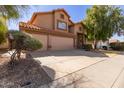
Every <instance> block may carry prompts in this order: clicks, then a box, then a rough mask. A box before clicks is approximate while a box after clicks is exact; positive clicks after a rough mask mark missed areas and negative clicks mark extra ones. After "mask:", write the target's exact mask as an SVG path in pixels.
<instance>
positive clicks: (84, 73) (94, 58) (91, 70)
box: [32, 50, 124, 88]
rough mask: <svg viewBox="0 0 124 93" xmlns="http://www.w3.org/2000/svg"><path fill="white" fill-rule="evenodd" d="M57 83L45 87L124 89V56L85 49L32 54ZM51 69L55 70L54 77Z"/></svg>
mask: <svg viewBox="0 0 124 93" xmlns="http://www.w3.org/2000/svg"><path fill="white" fill-rule="evenodd" d="M32 56H33V58H34V59H35V60H38V61H39V62H41V66H43V68H44V66H45V68H44V70H45V71H46V73H47V74H48V75H49V77H51V79H52V80H53V82H51V83H49V84H46V85H43V86H41V87H89V88H93V87H101V88H103V87H107V88H108V87H124V84H123V83H124V79H123V77H124V72H123V70H124V62H123V60H124V55H123V54H122V53H121V54H112V56H111V55H109V54H105V53H99V52H98V53H97V52H88V51H87V52H86V51H82V50H68V51H66V50H65V51H51V52H42V53H41V52H39V53H38V52H36V53H32ZM46 67H49V68H51V69H53V70H54V71H55V73H54V74H53V73H52V72H51V71H50V70H49V69H47V68H46Z"/></svg>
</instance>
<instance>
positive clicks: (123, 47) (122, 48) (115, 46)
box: [110, 43, 124, 51]
mask: <svg viewBox="0 0 124 93" xmlns="http://www.w3.org/2000/svg"><path fill="white" fill-rule="evenodd" d="M110 47H111V48H112V49H113V50H117V51H124V43H111V44H110Z"/></svg>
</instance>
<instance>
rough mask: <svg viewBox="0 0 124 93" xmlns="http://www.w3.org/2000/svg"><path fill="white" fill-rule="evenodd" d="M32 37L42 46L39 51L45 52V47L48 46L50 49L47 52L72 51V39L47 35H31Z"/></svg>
mask: <svg viewBox="0 0 124 93" xmlns="http://www.w3.org/2000/svg"><path fill="white" fill-rule="evenodd" d="M31 35H32V37H34V38H36V39H38V40H39V41H40V42H41V43H42V44H43V48H42V49H41V50H47V46H48V45H50V46H51V48H50V49H49V50H65V49H73V48H74V41H73V38H69V37H59V36H53V35H49V38H48V36H47V35H38V34H31Z"/></svg>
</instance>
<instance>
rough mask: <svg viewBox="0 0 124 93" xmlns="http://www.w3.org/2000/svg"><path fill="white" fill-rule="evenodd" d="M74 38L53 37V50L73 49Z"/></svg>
mask: <svg viewBox="0 0 124 93" xmlns="http://www.w3.org/2000/svg"><path fill="white" fill-rule="evenodd" d="M73 43H74V41H73V38H66V37H57V36H51V50H64V49H73V48H74V45H73Z"/></svg>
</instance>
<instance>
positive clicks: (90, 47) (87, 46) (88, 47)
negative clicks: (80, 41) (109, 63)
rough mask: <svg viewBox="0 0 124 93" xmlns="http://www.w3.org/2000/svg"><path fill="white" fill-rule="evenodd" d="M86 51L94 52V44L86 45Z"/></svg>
mask: <svg viewBox="0 0 124 93" xmlns="http://www.w3.org/2000/svg"><path fill="white" fill-rule="evenodd" d="M84 49H85V50H86V51H90V50H92V49H93V48H92V44H85V45H84Z"/></svg>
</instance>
